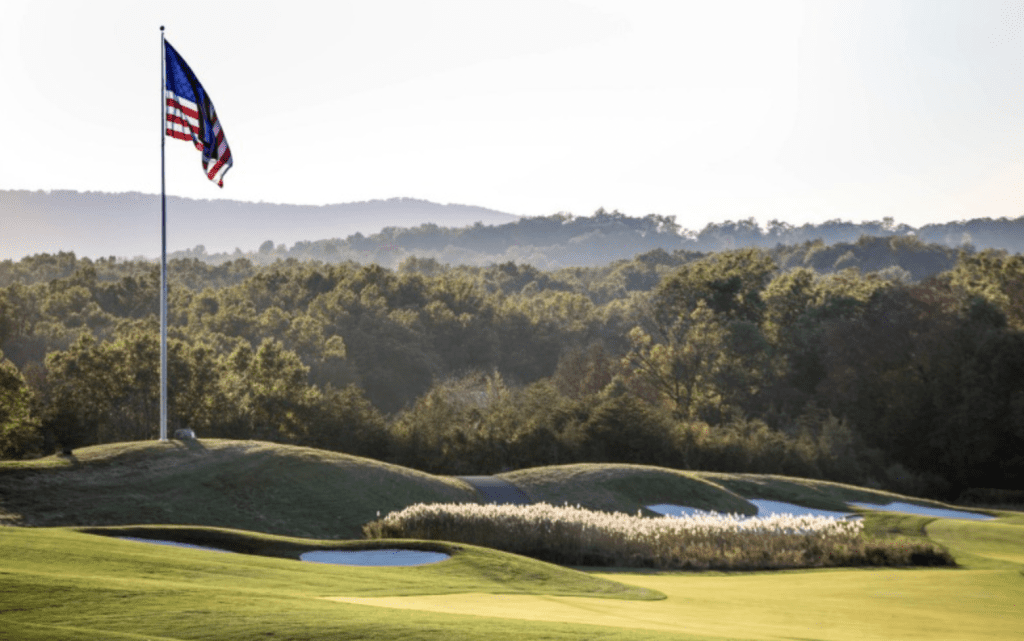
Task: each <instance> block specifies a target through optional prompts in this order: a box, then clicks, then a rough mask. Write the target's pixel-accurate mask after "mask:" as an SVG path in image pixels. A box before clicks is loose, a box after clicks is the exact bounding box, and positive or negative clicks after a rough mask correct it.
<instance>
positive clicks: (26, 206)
mask: <svg viewBox="0 0 1024 641" xmlns="http://www.w3.org/2000/svg"><path fill="white" fill-rule="evenodd" d="M0 221H2V223H3V235H2V236H0V239H2V242H0V260H3V259H5V258H20V257H22V256H27V255H33V254H39V253H57V252H58V251H61V250H64V251H73V252H74V253H75V254H76V255H78V256H88V257H93V258H102V257H107V256H116V257H121V258H125V257H138V256H141V257H143V258H147V259H154V258H156V257H158V256H159V254H160V246H159V222H160V199H159V197H158V196H156V195H150V194H140V193H126V194H106V193H98V192H86V193H80V192H74V191H52V192H29V191H0ZM862 237H871V238H897V239H900V238H903V239H906V240H907V241H908V242H913V243H918V244H919V245H929V246H932V247H933V249H932V250H930V251H938V253H941V254H943V255H946V254H950V251H951V249H952V250H955V249H959V248H964V249H969V250H983V249H998V250H1005V251H1008V252H1010V253H1021V252H1024V216H1022V217H1020V218H1017V219H1012V220H1011V219H1006V218H1000V219H997V220H992V219H989V218H981V219H973V220H968V221H957V222H948V223H935V224H929V225H923V226H921V227H920V228H914V227H911V226H909V225H906V224H897V223H896V222H895V221H894V220H893V219H892V218H884V219H883V220H881V221H878V220H875V221H864V222H861V223H852V222H846V221H842V220H829V221H826V222H823V223H807V224H804V225H801V226H799V227H797V226H794V225H791V224H788V223H785V222H780V221H777V220H773V221H771V222H769V223H768V225H767V226H766V227H762V226H759V225H758V223H757V222H756V221H755V220H754V219H753V218H748V219H745V220H738V221H735V222H734V221H725V222H722V223H709V224H707V225H706V226H705V227H704V228H703V229H702V230H700V231H692V230H687V229H684V228H682V227H681V226H680V225H679V224H677V222H676V218H675V216H661V215H657V214H649V215H647V216H644V217H642V218H641V217H634V216H627V215H625V214H622V213H620V212H618V211H613V212H606V211H605V210H603V209H600V210H598V211H597V212H595V213H594V214H593V215H591V216H573V215H571V214H565V213H560V214H554V215H551V216H539V217H530V218H520V217H518V216H514V215H512V214H506V213H502V212H498V211H495V210H491V209H486V208H483V207H474V206H469V205H440V204H437V203H433V202H429V201H425V200H416V199H412V198H392V199H389V200H372V201H366V202H356V203H347V204H338V205H324V206H312V205H281V204H271V203H246V202H239V201H231V200H212V201H211V200H193V199H188V198H178V197H169V198H168V252H169V255H170V257H171V258H197V259H200V260H203V261H206V262H211V263H223V262H225V261H229V260H234V259H238V258H247V259H249V260H252V261H254V262H256V263H260V264H267V263H272V262H274V261H276V260H279V259H288V258H295V259H299V260H318V261H323V262H329V263H336V262H341V261H354V262H357V263H362V264H370V263H375V264H379V265H381V266H384V267H389V268H394V267H397V266H398V265H400V264H401V263H402V262H403V261H405V260H408V259H410V258H413V257H416V258H419V259H432V260H434V261H437V262H438V263H440V264H450V265H480V266H483V265H488V264H492V263H506V262H515V263H518V264H529V265H533V266H534V267H537V268H539V269H558V268H561V267H587V266H598V265H604V264H607V263H610V262H612V261H616V260H623V259H625V260H630V259H632V258H633V257H634V256H637V255H638V254H644V253H647V252H651V251H654V250H664V251H668V252H675V251H684V252H717V251H723V250H729V249H739V248H743V247H761V248H766V249H773V248H777V247H780V246H798V245H805V244H811V243H813V244H815V245H821V246H823V247H824V246H827V247H834V246H839V245H841V244H844V243H846V244H849V243H857V242H858V241H859V239H861V238H862ZM816 251H817V250H816ZM915 251H919V252H920V251H924V250H923V249H919V250H915ZM953 255H955V251H953ZM839 258H842V259H843V260H839V259H838V258H837V259H835V262H836V265H835V266H834V267H835V268H836V269H839V268H841V267H843V266H847V267H852V266H858V267H865V264H864V258H858V259H857V260H852V258H851V257H844V256H840V257H839ZM944 260H947V261H948V260H950V259H949V257H948V256H947V257H946V258H945V259H944ZM868 262H877V261H868Z"/></svg>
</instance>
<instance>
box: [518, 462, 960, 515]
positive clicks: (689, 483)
mask: <svg viewBox="0 0 1024 641" xmlns="http://www.w3.org/2000/svg"><path fill="white" fill-rule="evenodd" d="M498 476H499V477H500V478H503V479H505V480H506V481H509V482H511V483H514V484H515V485H517V486H519V487H520V488H522V490H523V491H524V492H526V494H527V496H529V497H530V498H531V499H532V500H533V501H534V502H538V503H539V502H545V503H550V504H552V505H562V504H563V503H569V504H570V505H579V506H581V507H585V508H587V509H590V510H600V511H604V512H624V513H626V514H636V513H637V512H638V511H640V512H641V513H643V514H645V515H648V516H650V515H653V513H652V512H650V511H649V510H647V509H646V507H645V506H647V505H656V504H658V503H668V504H674V505H684V506H688V507H695V508H698V509H702V510H708V511H715V512H718V513H720V514H733V513H735V514H743V515H746V516H753V515H755V514H756V513H757V508H755V507H754V505H752V504H751V503H749V502H748V499H769V500H773V501H784V502H786V503H794V504H796V505H802V506H805V507H809V508H816V509H821V510H834V511H851V512H854V511H857V510H850V508H848V507H847V503H848V502H852V501H856V502H863V503H877V504H886V503H891V502H894V501H902V502H905V503H911V504H915V505H920V506H923V507H936V508H947V509H961V510H962V509H963V508H962V507H960V506H955V505H946V504H944V503H940V502H937V501H929V500H925V499H917V498H914V497H908V496H904V495H901V494H895V493H893V492H885V491H882V490H872V489H867V488H863V487H857V486H854V485H845V484H843V483H834V482H832V481H819V480H812V479H801V478H795V477H789V476H778V475H774V474H738V473H724V472H693V471H680V470H672V469H668V468H663V467H655V466H650V465H624V464H612V463H582V464H574V465H552V466H546V467H533V468H528V469H525V470H516V471H514V472H507V473H505V474H500V475H498Z"/></svg>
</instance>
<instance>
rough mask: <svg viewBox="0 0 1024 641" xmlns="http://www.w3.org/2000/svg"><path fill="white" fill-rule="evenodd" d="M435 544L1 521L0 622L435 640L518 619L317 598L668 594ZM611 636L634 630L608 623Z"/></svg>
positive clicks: (79, 631) (53, 633) (83, 630)
mask: <svg viewBox="0 0 1024 641" xmlns="http://www.w3.org/2000/svg"><path fill="white" fill-rule="evenodd" d="M107 533H108V534H115V533H116V534H121V533H122V532H116V531H107ZM136 533H138V532H136ZM150 533H151V534H161V535H166V534H167V533H168V531H166V530H164V531H159V530H158V529H153V530H152V531H151V532H150ZM210 536H212V537H220V540H221V541H222V542H223V541H229V540H233V541H235V542H236V543H242V542H244V540H245V539H246V538H249V539H251V540H250V541H249V542H248V543H247V544H248V545H250V546H253V547H260V546H264V547H269V548H272V549H277V550H279V551H280V550H282V549H284V548H288V549H289V551H288V554H291V553H293V552H294V551H295V550H296V549H297V548H299V547H307V548H309V549H319V548H321V547H325V546H326V547H339V545H338V543H337V542H330V541H310V540H307V541H302V540H299V539H294V538H284V537H268V536H266V535H247V534H246V533H242V532H237V531H235V532H230V531H221V532H213V533H211V534H210ZM403 543H404V542H403ZM430 545H431V546H432V547H434V548H435V549H436V548H437V547H438V546H437V544H430ZM362 546H363V547H365V543H363V545H362ZM341 547H351V544H350V545H349V546H341ZM441 547H442V549H447V551H449V552H450V553H452V555H453V556H452V558H451V559H449V560H447V561H444V562H442V563H438V564H433V565H427V566H419V567H410V568H360V567H341V566H331V565H322V564H315V563H303V562H299V561H294V560H290V559H283V558H270V557H259V556H249V555H241V554H221V553H216V552H208V551H201V550H189V549H180V548H172V547H166V546H158V545H152V544H148V543H139V542H133V541H121V540H118V539H114V538H110V537H102V536H95V535H92V534H87V533H82V532H77V531H72V530H67V529H60V528H42V529H34V528H0V550H3V553H4V559H5V561H4V564H3V567H2V569H0V597H2V599H0V602H2V603H3V606H2V607H0V631H5V633H4V634H6V635H7V636H4V634H0V637H2V638H5V639H7V638H13V639H33V638H41V639H54V638H62V639H63V638H72V639H73V638H90V639H107V638H111V639H117V638H160V639H253V638H287V639H325V638H374V639H376V638H379V639H393V638H420V639H438V638H441V636H442V634H445V635H446V634H450V631H451V629H452V627H453V626H459V629H460V632H459V636H460V638H481V639H483V638H502V637H504V638H509V637H510V636H516V634H518V632H516V631H517V630H520V629H521V626H520V624H519V622H510V621H507V620H498V621H488V620H476V619H474V618H472V617H471V618H470V620H469V621H467V622H464V621H460V619H464V618H465V617H454V618H453V617H451V616H442V615H436V614H429V613H423V614H412V615H410V616H402V617H395V616H393V614H392V613H389V612H388V611H387V610H382V609H379V608H372V607H362V606H355V605H346V604H340V603H336V602H332V601H328V600H326V599H325V598H324V597H332V596H345V595H357V596H362V597H368V596H385V595H416V594H449V595H453V594H461V593H490V594H506V595H508V594H544V595H563V596H570V595H571V596H585V597H589V598H596V599H599V600H601V601H605V600H607V601H611V600H615V599H627V600H629V599H658V598H663V595H661V594H658V593H657V592H656V591H651V590H647V589H644V588H631V587H627V586H624V585H622V584H621V583H618V582H616V581H614V580H610V579H605V578H602V577H597V576H592V575H587V574H584V573H582V572H578V571H574V570H570V569H567V568H561V567H559V566H554V565H550V564H546V563H541V562H538V561H533V560H530V559H525V558H522V557H517V556H514V555H509V554H504V553H500V552H496V551H493V550H487V549H484V548H474V547H472V546H465V545H459V546H451V545H449V546H441ZM452 598H456V597H452ZM533 627H534V628H535V631H538V634H539V635H540V636H545V635H547V632H544V631H545V630H548V631H551V630H549V629H550V628H556V629H557V628H561V627H564V626H552V625H550V624H546V625H535V626H533ZM523 630H524V631H527V632H528V631H529V630H530V627H529V626H528V627H527V628H525V629H523ZM446 631H447V632H446ZM555 631H557V630H555ZM598 632H600V630H598ZM588 634H589V633H587V632H586V631H581V630H576V631H564V630H563V631H562V632H560V633H559V634H557V635H554V636H553V637H552V638H566V639H582V638H587V635H588ZM132 635H137V636H132ZM494 635H496V636H494ZM609 638H638V637H637V636H636V635H631V634H620V633H618V632H615V633H614V634H611V635H610V637H609Z"/></svg>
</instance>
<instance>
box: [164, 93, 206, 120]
mask: <svg viewBox="0 0 1024 641" xmlns="http://www.w3.org/2000/svg"><path fill="white" fill-rule="evenodd" d="M167 106H168V107H173V108H174V109H180V110H181V111H182V112H183V113H185V115H187V116H191V117H193V118H196V119H198V118H199V112H198V111H196V110H195V109H191V108H189V107H186V106H185V105H183V104H181V103H180V102H178V101H177V100H175V99H174V98H168V99H167Z"/></svg>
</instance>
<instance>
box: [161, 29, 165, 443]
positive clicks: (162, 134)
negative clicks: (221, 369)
mask: <svg viewBox="0 0 1024 641" xmlns="http://www.w3.org/2000/svg"><path fill="white" fill-rule="evenodd" d="M166 66H167V56H166V54H165V45H164V26H163V25H160V440H161V441H166V440H167V188H166V186H165V184H166V182H165V173H166V172H165V169H164V145H165V144H166V142H167V134H166V131H165V130H166V129H167V97H166V95H165V94H166V87H167V69H166Z"/></svg>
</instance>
